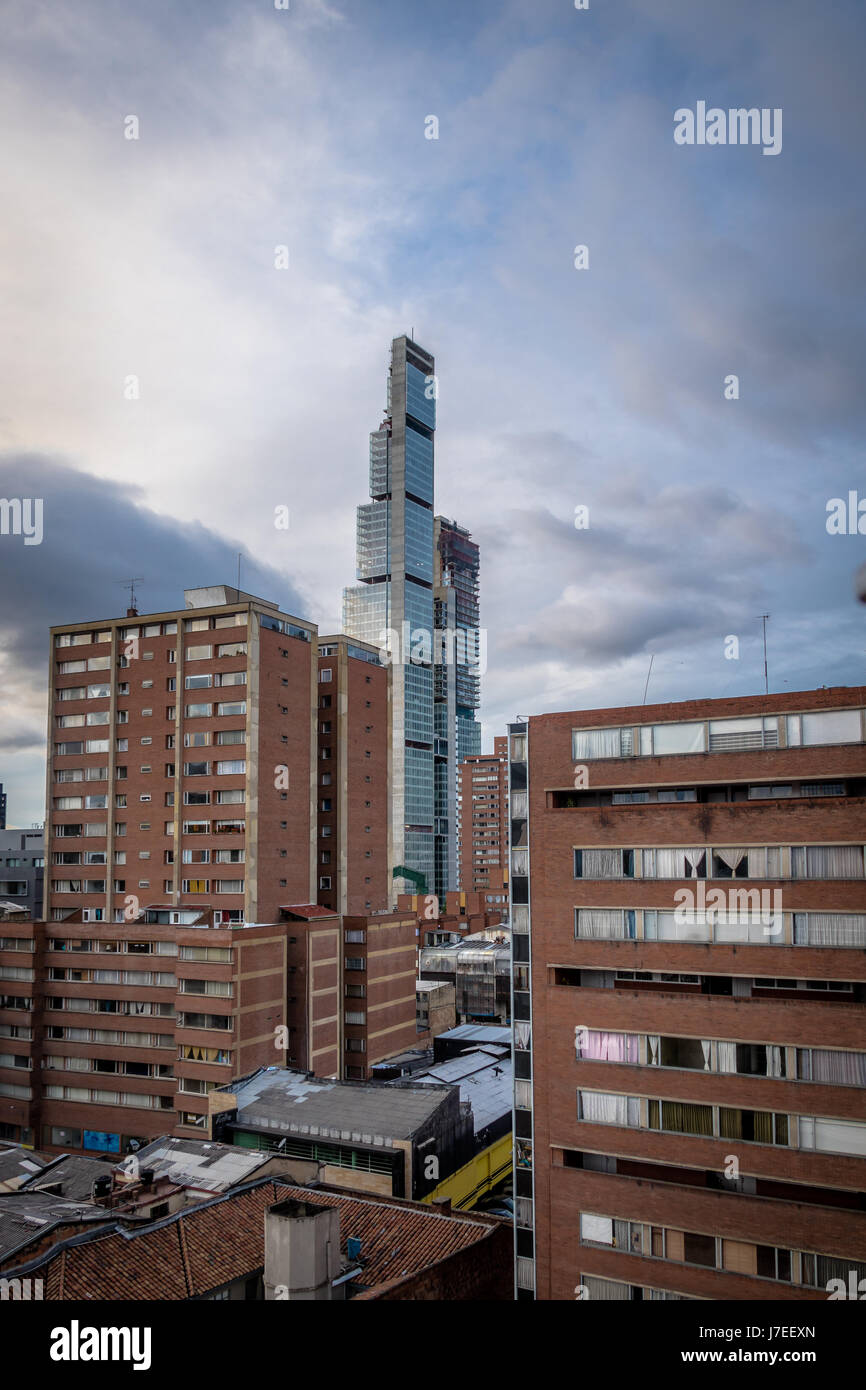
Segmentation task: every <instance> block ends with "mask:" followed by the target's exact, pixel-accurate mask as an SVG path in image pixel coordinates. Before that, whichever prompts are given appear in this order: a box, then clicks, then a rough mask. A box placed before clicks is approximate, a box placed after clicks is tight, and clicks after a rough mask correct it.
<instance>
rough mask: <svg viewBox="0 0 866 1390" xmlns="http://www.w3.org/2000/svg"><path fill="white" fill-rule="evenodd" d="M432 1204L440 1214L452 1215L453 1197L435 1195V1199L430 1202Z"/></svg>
mask: <svg viewBox="0 0 866 1390" xmlns="http://www.w3.org/2000/svg"><path fill="white" fill-rule="evenodd" d="M430 1205H431V1207H435V1209H436V1210H437V1211H438V1212H439V1215H440V1216H450V1215H451V1198H450V1197H434V1198H433V1201H432V1202H431V1203H430Z"/></svg>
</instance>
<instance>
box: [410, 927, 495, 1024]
mask: <svg viewBox="0 0 866 1390" xmlns="http://www.w3.org/2000/svg"><path fill="white" fill-rule="evenodd" d="M419 974H420V978H421V979H422V980H450V981H453V983H454V991H455V996H456V1006H457V1020H458V1023H475V1022H483V1023H508V1022H509V1020H510V1016H511V1015H510V1010H511V1005H510V980H511V947H510V945H509V943H508V940H507V938H506V935H505V933H504V932H503V933H501V940H497V941H489V940H487V939H486V937H484V936H467V937H465V938H464V939H463V941H461V942H460V943H459V945H456V946H425V947H424V948H423V950H422V951H421V966H420V972H419Z"/></svg>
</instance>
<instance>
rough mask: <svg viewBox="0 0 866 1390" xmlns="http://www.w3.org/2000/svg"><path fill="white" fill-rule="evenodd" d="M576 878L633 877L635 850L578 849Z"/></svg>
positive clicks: (575, 863) (575, 862) (575, 868)
mask: <svg viewBox="0 0 866 1390" xmlns="http://www.w3.org/2000/svg"><path fill="white" fill-rule="evenodd" d="M574 877H575V878H633V877H634V850H631V849H576V850H575V851H574Z"/></svg>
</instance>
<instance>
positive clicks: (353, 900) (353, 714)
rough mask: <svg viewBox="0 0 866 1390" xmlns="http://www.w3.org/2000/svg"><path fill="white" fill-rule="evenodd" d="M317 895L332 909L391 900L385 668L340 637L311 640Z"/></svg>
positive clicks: (368, 649)
mask: <svg viewBox="0 0 866 1390" xmlns="http://www.w3.org/2000/svg"><path fill="white" fill-rule="evenodd" d="M318 666H319V673H318V678H319V720H318V724H319V728H318V740H319V747H318V763H317V775H318V788H317V803H318V810H317V815H318V849H317V855H318V863H317V866H316V874H317V882H318V896H317V901H318V902H319V903H320V904H321V905H322V906H323V907H329V908H331V910H332V911H334V912H340V913H352V914H355V915H358V914H363V913H366V912H384V911H385V910H387V908H388V907H389V905H390V902H391V856H390V847H389V836H390V832H391V818H390V815H389V808H390V795H391V778H390V761H391V668H390V666H383V665H382V662H381V661H380V659H379V649H378V648H377V647H372V646H370V645H369V644H368V643H366V642H359V641H356V640H353V639H352V638H349V637H345V636H343V635H342V634H341V635H339V636H336V637H321V638H320V639H319V656H318Z"/></svg>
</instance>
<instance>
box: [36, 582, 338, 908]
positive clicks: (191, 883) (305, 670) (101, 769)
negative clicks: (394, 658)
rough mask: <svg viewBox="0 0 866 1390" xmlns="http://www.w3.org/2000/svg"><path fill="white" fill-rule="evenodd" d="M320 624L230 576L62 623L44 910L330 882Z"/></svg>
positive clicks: (264, 898)
mask: <svg viewBox="0 0 866 1390" xmlns="http://www.w3.org/2000/svg"><path fill="white" fill-rule="evenodd" d="M316 636H317V633H316V627H315V625H314V624H311V623H308V622H304V621H303V620H301V619H298V618H293V617H290V616H289V615H288V614H284V613H281V612H280V610H279V608H278V606H277V605H276V604H274V603H269V602H267V601H265V600H263V599H258V598H254V597H253V596H252V595H250V594H244V593H241V592H240V591H239V590H237V589H233V588H230V587H229V586H227V585H216V586H214V587H211V588H202V589H188V590H187V591H186V593H185V606H184V607H183V608H181V609H178V610H173V611H170V612H165V613H151V614H146V615H144V616H140V615H138V614H137V613H135V611H134V610H133V611H132V612H131V613H129V614H128V615H127V616H126V617H125V618H112V619H105V620H102V621H100V622H91V623H87V624H85V623H70V624H65V625H63V626H61V627H55V628H52V630H51V663H50V672H51V675H50V690H49V725H50V726H49V734H48V786H47V817H46V825H45V845H46V858H47V860H48V870H47V873H46V883H45V903H46V916H47V917H48V918H49V919H50V920H53V921H59V920H63V918H64V917H65V916H66V915H67V914H68V913H69V912H70V911H71V910H73V909H77V908H81V909H83V911H84V920H85V921H93V922H97V921H104V922H111V921H123V920H127V921H129V920H132V919H133V918H134V917H135V915H136V914H137V912H138V910H139V909H140V908H141V907H143V906H153V905H157V904H159V905H166V904H168V905H171V906H174V907H176V908H196V909H198V910H202V909H203V908H212V909H213V910H214V911H215V913H216V921H217V923H225V924H232V923H240V922H268V921H271V922H273V921H276V920H277V918H278V913H279V907H280V904H281V903H286V902H290V903H291V902H310V901H311V900H314V898H315V892H316V888H315V877H314V876H315V871H316V811H315V798H316V792H317V787H316V768H317V760H316V743H317V738H316V714H317V710H316V703H317V694H318V679H317V676H318V672H317V653H316Z"/></svg>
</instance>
